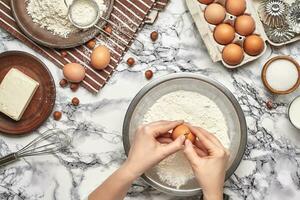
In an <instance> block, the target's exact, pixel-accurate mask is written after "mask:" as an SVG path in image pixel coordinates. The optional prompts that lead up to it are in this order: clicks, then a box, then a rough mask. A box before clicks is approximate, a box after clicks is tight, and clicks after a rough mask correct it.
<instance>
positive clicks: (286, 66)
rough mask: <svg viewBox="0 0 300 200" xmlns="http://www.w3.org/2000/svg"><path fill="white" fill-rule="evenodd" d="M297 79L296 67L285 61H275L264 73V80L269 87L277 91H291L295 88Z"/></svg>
mask: <svg viewBox="0 0 300 200" xmlns="http://www.w3.org/2000/svg"><path fill="white" fill-rule="evenodd" d="M298 79H299V75H298V70H297V66H296V65H295V64H294V63H293V62H291V61H289V60H286V59H278V60H275V61H274V62H272V63H271V64H270V65H269V67H268V69H267V71H266V80H267V82H268V84H269V86H270V87H271V88H273V89H275V90H277V91H287V90H289V89H291V88H292V87H293V86H295V84H296V83H297V81H298Z"/></svg>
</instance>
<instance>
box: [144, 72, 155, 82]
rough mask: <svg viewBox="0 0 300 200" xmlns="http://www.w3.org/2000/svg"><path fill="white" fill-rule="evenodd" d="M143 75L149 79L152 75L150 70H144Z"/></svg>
mask: <svg viewBox="0 0 300 200" xmlns="http://www.w3.org/2000/svg"><path fill="white" fill-rule="evenodd" d="M145 77H146V79H148V80H150V79H151V78H152V77H153V72H152V70H147V71H145Z"/></svg>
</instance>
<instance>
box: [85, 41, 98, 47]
mask: <svg viewBox="0 0 300 200" xmlns="http://www.w3.org/2000/svg"><path fill="white" fill-rule="evenodd" d="M86 46H87V47H88V48H89V49H93V48H94V47H95V46H96V40H95V39H92V40H90V41H88V42H87V43H86Z"/></svg>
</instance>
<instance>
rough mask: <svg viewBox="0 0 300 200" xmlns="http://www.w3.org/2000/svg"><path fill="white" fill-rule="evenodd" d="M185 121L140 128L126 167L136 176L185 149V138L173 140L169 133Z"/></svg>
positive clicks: (153, 124)
mask: <svg viewBox="0 0 300 200" xmlns="http://www.w3.org/2000/svg"><path fill="white" fill-rule="evenodd" d="M182 123H183V121H158V122H153V123H150V124H147V125H143V126H141V127H139V128H138V129H137V131H136V134H135V137H134V141H133V144H132V146H131V148H130V151H129V155H128V159H127V160H126V162H125V165H126V166H127V167H128V169H129V170H130V171H131V172H132V173H134V175H135V176H137V177H138V176H140V175H142V174H143V173H144V172H145V171H147V170H148V169H150V168H151V167H153V166H154V165H156V164H157V163H159V162H160V161H161V160H163V159H164V158H166V157H167V156H169V155H171V154H173V153H175V152H177V151H179V150H181V149H183V147H184V146H183V144H184V141H185V136H181V137H178V138H177V139H176V140H175V141H172V140H171V136H170V134H169V131H170V130H172V129H174V128H175V127H177V126H179V125H181V124H182Z"/></svg>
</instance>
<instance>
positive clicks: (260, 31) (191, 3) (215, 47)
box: [186, 0, 300, 68]
mask: <svg viewBox="0 0 300 200" xmlns="http://www.w3.org/2000/svg"><path fill="white" fill-rule="evenodd" d="M215 2H217V3H219V4H221V5H222V6H224V7H225V2H226V0H216V1H215ZM186 3H187V7H188V9H189V11H190V13H191V15H192V17H193V19H194V21H195V24H196V26H197V29H198V31H199V33H200V35H201V37H202V39H203V42H204V44H205V46H206V47H207V50H208V52H209V54H210V56H211V58H212V60H213V62H218V61H221V62H222V63H223V65H224V66H225V67H227V68H237V67H240V66H242V65H244V64H246V63H248V62H251V61H253V60H256V59H257V58H259V57H260V56H262V55H263V54H264V53H265V51H266V48H267V45H266V42H268V43H270V44H271V45H274V46H281V45H285V44H287V43H291V42H295V41H297V40H299V39H300V36H297V37H296V38H293V39H292V40H290V41H288V42H285V43H274V42H272V41H270V40H269V38H268V37H267V35H266V33H265V30H264V26H263V23H262V22H261V21H260V18H259V16H258V7H259V0H255V2H254V1H251V0H246V3H247V8H246V11H245V13H244V14H246V15H250V16H251V17H252V18H253V19H254V21H255V26H256V28H255V31H254V33H253V34H256V35H259V36H260V37H261V38H262V39H263V40H264V41H265V47H264V50H263V51H262V53H261V54H259V55H257V56H250V55H248V54H246V53H244V59H243V61H242V62H241V63H240V64H238V65H228V64H227V63H225V62H224V61H223V59H222V51H223V48H224V47H225V46H226V45H220V44H219V43H217V42H216V41H215V39H214V36H213V31H214V28H215V27H216V25H212V24H209V23H208V22H207V21H206V19H205V17H204V10H205V8H206V7H207V5H205V4H201V3H199V2H198V1H197V0H186ZM235 19H236V16H234V15H231V14H229V13H226V17H225V20H224V22H223V23H229V24H231V25H234V22H235ZM244 40H245V36H242V35H239V34H238V33H236V35H235V39H234V41H233V42H232V43H236V44H238V45H240V46H241V47H243V43H244Z"/></svg>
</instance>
